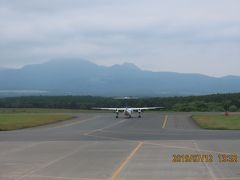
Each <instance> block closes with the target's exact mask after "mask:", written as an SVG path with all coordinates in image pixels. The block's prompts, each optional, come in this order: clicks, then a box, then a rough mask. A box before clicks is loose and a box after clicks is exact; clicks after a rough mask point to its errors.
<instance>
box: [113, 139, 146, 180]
mask: <svg viewBox="0 0 240 180" xmlns="http://www.w3.org/2000/svg"><path fill="white" fill-rule="evenodd" d="M142 145H143V142H139V143H138V145H137V146H136V147H135V148H134V149H133V150H132V152H131V153H130V154H129V155H128V157H127V158H126V159H125V160H124V161H123V162H122V163H121V165H120V166H119V167H118V168H117V169H116V170H115V171H114V173H113V175H112V176H111V177H110V178H109V180H115V179H116V178H117V177H118V176H119V174H120V173H121V171H122V170H123V168H124V167H125V166H126V165H127V164H128V162H129V161H130V160H131V159H132V158H133V156H134V155H135V154H136V153H137V152H138V150H139V149H140V148H141V147H142Z"/></svg>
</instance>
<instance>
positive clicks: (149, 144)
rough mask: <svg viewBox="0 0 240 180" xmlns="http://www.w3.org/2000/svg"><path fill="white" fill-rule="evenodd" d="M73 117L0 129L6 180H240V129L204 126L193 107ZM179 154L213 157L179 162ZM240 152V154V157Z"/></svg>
mask: <svg viewBox="0 0 240 180" xmlns="http://www.w3.org/2000/svg"><path fill="white" fill-rule="evenodd" d="M76 116H77V117H76V118H75V119H73V120H70V121H66V122H61V123H57V124H52V125H48V126H42V127H37V128H31V129H23V130H17V131H8V132H0V180H100V179H130V180H131V179H133V180H139V179H163V180H168V179H170V180H178V179H179V180H205V179H206V180H208V179H209V180H233V179H234V180H240V162H239V160H238V162H224V163H223V162H219V159H218V155H219V154H232V153H237V154H238V156H240V131H224V130H203V129H199V128H198V126H197V125H196V124H195V123H194V122H193V121H192V120H191V118H190V116H191V114H190V113H168V114H167V113H160V112H154V113H150V112H149V113H144V114H143V117H142V118H141V119H138V118H131V119H125V118H121V117H120V118H119V119H115V118H114V117H115V115H114V114H111V113H95V114H84V113H81V114H76ZM174 154H176V155H177V154H181V155H182V154H184V155H190V154H201V155H208V156H210V155H212V156H213V162H205V161H204V162H181V163H176V162H175V163H174V162H172V160H173V155H174ZM239 158H240V157H239Z"/></svg>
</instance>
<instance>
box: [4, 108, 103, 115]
mask: <svg viewBox="0 0 240 180" xmlns="http://www.w3.org/2000/svg"><path fill="white" fill-rule="evenodd" d="M84 112H87V113H94V112H106V111H102V110H84V109H44V108H0V114H12V113H84Z"/></svg>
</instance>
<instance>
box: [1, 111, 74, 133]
mask: <svg viewBox="0 0 240 180" xmlns="http://www.w3.org/2000/svg"><path fill="white" fill-rule="evenodd" d="M72 118H73V117H72V116H71V115H61V114H1V115H0V131H6V130H15V129H22V128H29V127H35V126H40V125H45V124H50V123H55V122H59V121H64V120H68V119H72Z"/></svg>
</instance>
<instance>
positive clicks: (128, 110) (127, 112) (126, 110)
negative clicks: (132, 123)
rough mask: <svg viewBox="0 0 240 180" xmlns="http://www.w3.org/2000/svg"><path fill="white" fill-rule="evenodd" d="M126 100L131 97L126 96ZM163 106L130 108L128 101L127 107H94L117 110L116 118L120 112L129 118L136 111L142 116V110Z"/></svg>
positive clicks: (139, 116)
mask: <svg viewBox="0 0 240 180" xmlns="http://www.w3.org/2000/svg"><path fill="white" fill-rule="evenodd" d="M124 99H125V100H127V99H131V98H129V97H125V98H124ZM161 108H163V107H142V108H129V107H128V106H127V102H126V107H125V108H94V109H100V110H110V111H115V112H116V118H118V117H119V112H123V114H124V115H125V116H128V117H129V118H131V117H132V114H133V113H134V112H138V118H141V117H142V116H141V112H142V111H144V110H150V109H161Z"/></svg>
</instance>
